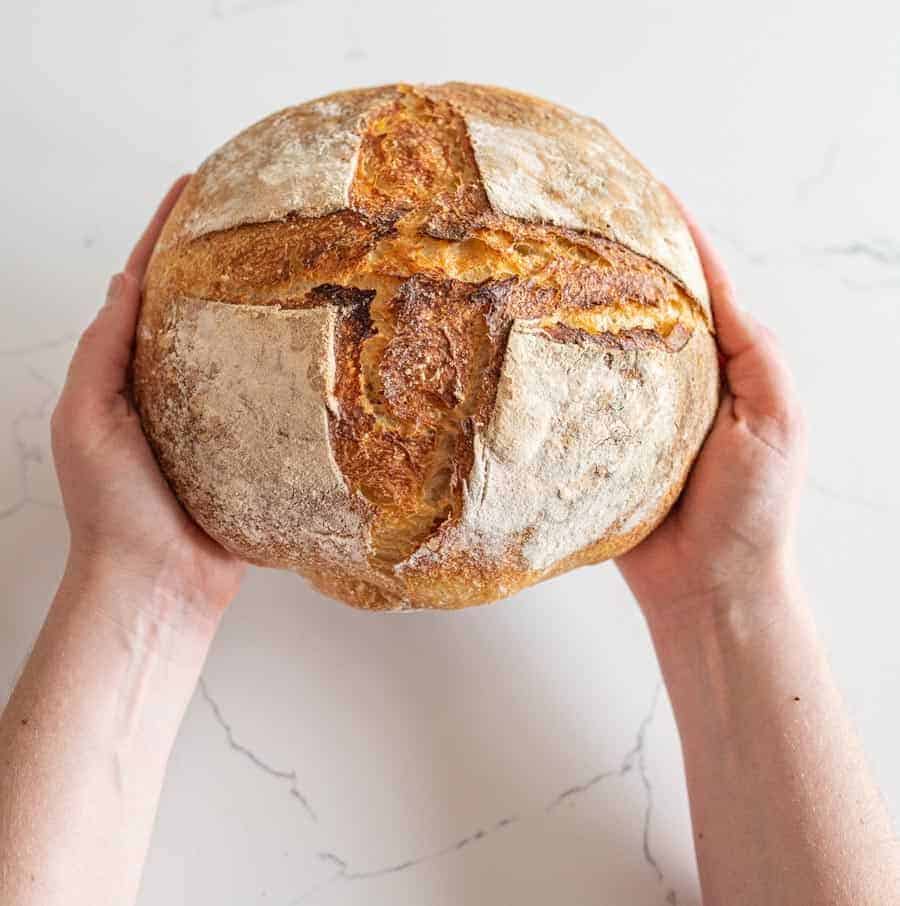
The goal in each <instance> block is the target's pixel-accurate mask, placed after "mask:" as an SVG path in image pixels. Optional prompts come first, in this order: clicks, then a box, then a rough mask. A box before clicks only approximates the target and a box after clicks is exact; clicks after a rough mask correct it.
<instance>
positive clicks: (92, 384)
mask: <svg viewBox="0 0 900 906" xmlns="http://www.w3.org/2000/svg"><path fill="white" fill-rule="evenodd" d="M140 302H141V290H140V286H139V284H138V282H137V280H136V278H135V277H134V276H133V275H132V274H130V273H127V272H126V273H122V274H116V275H115V277H113V278H112V280H110V283H109V289H108V290H107V294H106V302H105V304H104V305H103V308H101V309H100V311H99V312H98V313H97V316H96V317H95V318H94V320H93V321H92V322H91V324H90V325H89V326H88V328H87V330H85V332H84V333H83V334H82V335H81V339H80V340H79V341H78V346H77V347H76V348H75V354H74V356H73V357H72V363H71V365H70V366H69V375H68V378H67V379H66V386H65V390H64V394H66V395H68V397H69V398H70V399H71V401H72V402H73V403H74V404H75V405H78V406H80V407H82V408H91V409H93V408H94V407H95V405H97V404H101V405H106V404H107V403H108V402H109V401H110V400H111V399H112V398H114V397H115V396H116V395H117V394H119V393H121V392H122V391H123V390H124V389H125V384H126V380H127V373H128V365H129V362H130V361H131V348H132V345H133V343H134V331H135V325H136V323H137V316H138V311H139V309H140Z"/></svg>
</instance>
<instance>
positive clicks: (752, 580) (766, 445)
mask: <svg viewBox="0 0 900 906" xmlns="http://www.w3.org/2000/svg"><path fill="white" fill-rule="evenodd" d="M679 206H680V207H682V206H681V205H680V203H679ZM682 213H683V215H684V217H685V219H686V220H687V223H688V226H689V227H690V229H691V233H692V235H693V237H694V242H695V244H696V246H697V249H698V251H699V253H700V258H701V261H702V263H703V270H704V273H705V275H706V282H707V284H708V286H709V290H710V295H711V299H712V308H713V316H714V318H715V325H716V332H717V338H718V343H719V350H720V353H721V356H722V359H723V365H724V374H725V379H726V383H727V388H726V390H725V393H724V396H723V399H722V402H721V405H720V408H719V411H718V414H717V415H716V419H715V422H714V424H713V427H712V430H711V431H710V434H709V436H708V437H707V439H706V442H705V444H704V445H703V449H702V450H701V452H700V455H699V457H698V458H697V461H696V462H695V464H694V467H693V470H692V472H691V475H690V478H689V480H688V483H687V485H686V487H685V489H684V493H683V494H682V496H681V498H680V499H679V501H678V502H677V503H676V505H675V507H674V508H673V509H672V511H671V512H670V514H669V515H668V517H667V518H666V519H665V520H664V522H663V523H662V524H661V525H660V526H659V527H658V528H657V529H656V531H654V532H653V533H652V534H651V535H650V536H649V537H648V538H646V539H645V540H644V541H643V542H642V543H641V544H639V545H638V546H637V547H636V548H634V549H633V550H631V551H629V552H628V553H626V554H625V555H623V556H622V557H619V558H618V560H617V564H618V566H619V569H620V570H621V572H622V575H623V576H624V578H625V581H626V582H627V583H628V585H629V586H630V588H631V590H632V591H633V592H634V594H635V596H636V597H637V599H638V602H639V603H640V604H641V607H642V608H643V610H644V613H645V615H646V616H647V617H648V618H650V619H652V620H654V621H660V620H661V621H663V622H667V621H669V620H676V621H678V622H681V621H682V620H684V619H688V620H690V619H692V618H693V617H694V616H696V614H697V609H698V608H705V609H708V608H709V607H710V606H712V607H715V606H716V604H718V603H723V602H729V601H734V600H735V599H738V600H740V599H741V598H746V595H747V593H748V591H749V592H750V593H751V594H752V593H753V591H754V590H756V591H762V592H764V590H765V588H767V587H772V583H774V584H776V585H778V584H783V583H784V582H785V581H789V580H790V578H791V576H792V573H793V553H792V549H791V548H792V537H793V532H794V523H795V516H796V511H797V505H798V501H799V497H800V491H801V487H802V483H803V477H804V473H805V467H806V436H805V435H806V432H805V428H804V421H803V416H802V412H801V409H800V405H799V403H798V400H797V395H796V391H795V388H794V383H793V379H792V377H791V374H790V371H789V370H788V367H787V364H786V363H785V360H784V357H783V355H782V353H781V350H780V349H779V347H778V344H777V342H776V340H775V338H774V336H773V334H772V333H771V332H770V331H769V330H768V329H767V328H765V327H763V326H762V325H760V324H758V323H757V322H756V321H754V320H753V318H751V317H750V315H748V314H747V313H746V312H745V311H743V310H742V309H741V308H739V307H738V305H737V302H736V298H735V291H734V287H733V285H732V283H731V280H730V279H729V276H728V274H727V272H726V270H725V266H724V264H723V262H722V260H721V258H720V257H719V256H718V254H717V253H716V252H715V250H714V249H713V247H712V245H711V243H710V241H709V238H708V237H707V236H706V234H705V233H704V232H703V231H702V230H701V229H700V227H699V226H698V225H697V224H696V222H695V221H694V220H693V218H692V217H691V216H690V214H688V212H687V211H685V210H684V209H683V207H682Z"/></svg>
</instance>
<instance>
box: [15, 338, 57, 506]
mask: <svg viewBox="0 0 900 906" xmlns="http://www.w3.org/2000/svg"><path fill="white" fill-rule="evenodd" d="M60 342H62V341H54V343H53V344H46V343H45V344H37V345H35V346H33V347H23V348H22V349H20V350H0V355H8V356H14V355H15V356H18V355H24V354H28V353H29V352H36V351H40V350H44V349H51V348H54V346H57V345H59V344H60ZM26 371H27V372H28V373H29V374H30V375H31V377H32V378H33V379H34V380H35V381H36V382H37V383H38V384H40V385H41V386H43V387H44V388H46V393H45V394H44V395H43V396H42V397H41V399H40V400H39V401H38V403H37V406H30V407H28V408H26V409H23V410H21V411H20V412H19V413H18V414H17V415H15V416H14V417H13V419H12V422H11V423H10V427H11V429H12V440H13V449H14V451H15V454H16V468H17V471H18V473H19V494H18V497H17V499H16V500H15V501H14V502H13V503H11V504H8V505H7V506H5V507H3V508H0V519H8V518H9V517H10V516H15V515H16V514H17V513H20V512H21V511H22V510H23V509H25V507H26V506H28V505H32V506H40V507H47V508H50V509H56V510H58V509H61V508H62V507H61V506H60V504H58V503H56V502H55V501H52V500H42V499H41V498H40V497H36V496H35V495H34V494H33V493H32V490H31V476H30V466H31V463H34V462H38V463H40V462H43V458H44V455H45V454H44V451H43V450H42V449H41V448H39V447H35V446H33V445H30V444H28V442H27V441H26V440H25V438H24V437H23V436H22V426H23V425H24V423H25V422H26V421H31V420H43V419H44V418H46V417H47V415H48V412H49V409H50V406H51V405H52V404H53V403H54V402H55V401H56V398H57V396H58V395H59V389H58V388H57V387H56V385H55V384H54V383H53V382H52V381H50V380H49V379H48V378H46V377H44V375H42V374H41V373H40V372H39V371H37V370H36V369H35V368H33V367H32V366H31V365H26Z"/></svg>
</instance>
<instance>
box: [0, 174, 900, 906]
mask: <svg viewBox="0 0 900 906" xmlns="http://www.w3.org/2000/svg"><path fill="white" fill-rule="evenodd" d="M184 179H185V178H182V179H181V180H179V181H178V182H177V183H176V184H175V185H174V186H173V187H172V189H171V190H170V192H169V193H168V195H167V196H166V198H165V199H164V200H163V202H162V204H161V206H160V208H159V210H158V211H157V213H156V215H155V216H154V218H153V220H152V222H151V224H150V226H149V227H148V228H147V231H146V232H145V234H144V236H143V237H142V238H141V240H140V242H139V243H138V245H137V246H136V248H135V250H134V252H133V253H132V255H131V257H130V258H129V261H128V263H127V265H126V267H125V269H124V271H123V272H122V273H121V274H120V275H118V276H117V277H116V278H114V279H113V281H112V283H111V285H110V291H109V297H108V301H107V304H106V305H105V306H104V307H103V308H102V309H101V310H100V312H99V313H98V315H97V316H96V318H95V320H94V322H93V323H92V324H91V326H90V327H89V328H88V329H87V331H86V332H85V334H84V335H83V337H82V339H81V341H80V342H79V345H78V348H77V350H76V353H75V356H74V358H73V360H72V364H71V367H70V370H69V375H68V378H67V381H66V385H65V388H64V390H63V393H62V395H61V397H60V400H59V403H58V405H57V408H56V411H55V412H54V415H53V420H52V437H53V452H54V458H55V461H56V467H57V472H58V475H59V480H60V485H61V488H62V493H63V500H64V503H65V508H66V514H67V517H68V521H69V527H70V534H71V543H70V550H69V558H68V562H67V566H66V570H65V574H64V577H63V579H62V581H61V583H60V586H59V590H58V591H57V594H56V596H55V598H54V601H53V604H52V606H51V608H50V611H49V615H48V617H47V620H46V622H45V624H44V627H43V629H42V630H41V633H40V635H39V637H38V640H37V642H36V644H35V647H34V651H33V652H32V655H31V657H30V658H29V660H28V663H27V665H26V667H25V669H24V671H23V673H22V676H21V678H20V680H19V682H18V684H17V686H16V688H15V690H14V692H13V695H12V697H11V699H10V701H9V703H8V704H7V706H6V709H5V711H4V713H3V716H2V719H0V902H2V903H3V904H4V906H107V904H108V906H112V904H115V906H123V904H128V903H133V902H134V901H135V899H136V897H137V892H138V887H139V884H140V876H141V870H142V867H143V862H144V859H145V856H146V851H147V845H148V842H149V839H150V833H151V830H152V827H153V820H154V816H155V813H156V807H157V804H158V801H159V795H160V791H161V788H162V783H163V779H164V775H165V769H166V762H167V759H168V756H169V753H170V751H171V747H172V744H173V742H174V739H175V735H176V733H177V730H178V727H179V724H180V722H181V720H182V717H183V715H184V710H185V707H186V705H187V703H188V701H189V699H190V697H191V695H192V693H193V690H194V687H195V685H196V683H197V680H198V678H199V675H200V670H201V668H202V665H203V661H204V658H205V657H206V654H207V651H208V649H209V645H210V643H211V641H212V638H213V636H214V634H215V631H216V627H217V625H218V622H219V619H220V617H221V615H222V613H223V611H224V610H225V608H226V607H227V605H228V603H229V601H230V600H231V598H232V597H233V596H234V594H235V593H236V591H237V588H238V584H239V582H240V578H241V574H242V571H243V568H244V567H243V565H242V564H241V563H240V562H239V561H238V560H236V559H235V558H234V557H233V556H231V555H230V554H228V553H227V552H225V551H224V550H223V549H221V548H220V547H218V546H217V545H216V544H215V543H214V542H213V541H211V540H210V539H209V538H208V537H207V536H206V535H205V534H204V533H203V532H202V531H201V530H200V529H199V528H197V527H196V526H195V525H194V523H193V522H191V520H190V519H189V518H188V516H187V515H186V514H185V513H184V511H183V510H182V509H181V507H180V506H179V504H178V503H177V501H176V500H175V498H174V497H173V496H172V494H171V492H170V490H169V488H168V486H167V485H166V483H165V481H164V479H163V478H162V475H161V474H160V472H159V470H158V468H157V465H156V462H155V460H154V458H153V455H152V453H151V451H150V448H149V447H148V445H147V442H146V440H145V438H144V435H143V433H142V431H141V428H140V423H139V421H138V418H137V416H136V414H135V412H134V410H133V408H132V406H131V404H130V402H129V399H128V393H127V372H128V366H129V362H130V357H131V350H132V345H133V339H134V331H135V324H136V320H137V314H138V310H139V306H140V286H141V281H142V279H143V274H144V270H145V268H146V265H147V261H148V260H149V257H150V253H151V251H152V248H153V244H154V242H155V240H156V237H157V235H158V233H159V230H160V228H161V226H162V223H163V222H164V220H165V217H166V215H167V213H168V212H169V210H171V206H172V205H173V204H174V202H175V200H176V198H177V196H178V194H179V192H180V191H181V189H182V188H183V185H184ZM687 216H688V219H689V222H690V223H691V227H692V230H693V232H694V237H695V241H696V242H697V245H698V248H699V249H700V252H701V257H702V259H703V263H704V268H705V272H706V276H707V281H708V283H709V285H710V288H711V290H712V296H713V306H714V311H715V317H716V323H717V329H718V339H719V344H720V349H721V353H722V356H723V364H724V369H725V375H726V379H727V385H728V392H727V394H726V395H725V398H724V400H723V402H722V405H721V408H720V411H719V413H718V416H717V418H716V421H715V424H714V426H713V429H712V431H711V433H710V435H709V437H708V439H707V441H706V444H705V446H704V448H703V450H702V452H701V455H700V457H699V459H698V461H697V463H696V466H695V468H694V470H693V472H692V474H691V477H690V479H689V482H688V485H687V488H686V491H685V493H684V495H683V497H682V499H681V501H680V502H679V503H678V505H677V507H676V508H675V510H674V511H673V512H672V513H671V514H670V516H669V517H668V518H667V520H666V521H665V522H664V523H663V525H662V526H661V527H660V528H659V529H657V531H656V532H654V533H653V535H651V536H650V538H648V539H647V540H646V541H645V542H644V543H643V544H641V545H640V546H639V547H638V548H636V549H635V550H633V551H632V552H630V553H628V554H627V555H625V556H624V557H622V558H620V560H619V561H618V565H619V567H620V569H621V571H622V574H623V575H624V577H625V579H626V581H627V582H628V584H629V586H630V587H631V589H632V591H633V592H634V594H635V597H636V598H637V600H638V602H639V604H640V606H641V608H642V611H643V613H644V615H645V617H646V620H647V624H648V626H649V628H650V633H651V637H652V639H653V643H654V645H655V647H656V651H657V654H658V656H659V660H660V664H661V666H662V671H663V676H664V678H665V682H666V685H667V688H668V691H669V695H670V697H671V700H672V703H673V707H674V709H675V715H676V719H677V723H678V729H679V732H680V734H681V740H682V747H683V752H684V761H685V767H686V773H687V781H688V788H689V793H690V801H691V816H692V822H693V830H694V843H695V847H696V851H697V861H698V865H699V871H700V881H701V885H702V890H703V902H704V904H705V906H811V904H817V906H818V904H822V906H825V904H828V906H868V904H871V906H876V904H878V906H884V904H887V903H896V902H900V847H898V843H897V839H896V837H895V835H894V832H893V829H892V827H891V823H890V821H889V819H888V816H887V813H886V810H885V808H884V806H883V804H882V802H881V799H880V797H879V795H878V791H877V790H876V788H875V785H874V783H873V781H872V778H871V775H870V773H869V770H868V768H867V767H866V764H865V761H864V758H863V756H862V753H861V750H860V746H859V744H858V741H857V739H856V737H855V735H854V733H853V730H852V728H851V726H850V724H849V721H848V719H847V717H846V714H845V711H844V707H843V705H842V703H841V700H840V697H839V695H838V693H837V691H836V688H835V685H834V682H833V679H832V677H831V674H830V671H829V667H828V664H827V661H826V659H825V657H824V655H823V653H822V650H821V647H820V644H819V642H818V640H817V638H816V634H815V629H814V626H813V621H812V617H811V615H810V611H809V608H808V606H807V604H806V601H805V597H804V594H803V591H802V587H801V583H800V581H799V579H798V575H797V569H796V566H795V563H794V555H793V551H792V549H791V541H792V537H793V533H794V518H795V513H796V509H797V501H798V498H799V491H800V485H801V482H802V479H803V474H804V467H805V463H804V460H805V440H804V428H803V419H802V417H801V414H800V409H799V406H798V403H797V399H796V394H795V391H794V388H793V385H792V381H791V377H790V374H789V371H788V369H787V367H786V365H785V362H784V359H783V356H782V354H781V352H780V351H779V348H778V345H777V343H776V342H775V340H774V338H773V337H772V335H771V334H770V333H769V332H768V331H766V330H765V328H763V327H761V326H760V325H758V324H757V323H756V322H755V321H754V320H753V319H752V318H750V316H749V315H747V314H746V313H744V312H742V311H741V310H740V309H739V308H738V307H737V305H736V304H735V293H734V289H733V287H732V286H731V284H730V282H729V280H728V277H727V275H726V273H725V269H724V267H723V265H722V263H721V261H720V260H719V258H718V257H717V255H716V254H715V252H714V251H713V249H712V248H711V246H710V244H709V241H708V240H707V238H706V237H705V235H704V234H703V233H702V231H701V230H700V229H699V228H698V227H697V226H696V225H695V224H694V223H693V221H691V220H690V217H689V215H687ZM598 858H600V859H602V853H598Z"/></svg>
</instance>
